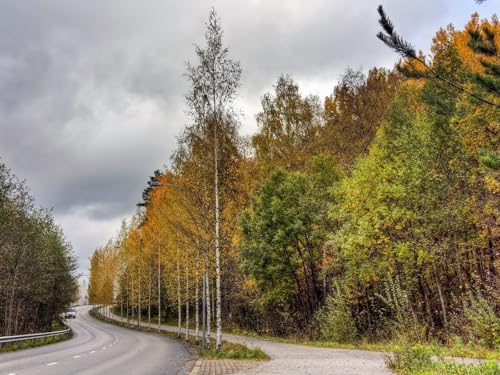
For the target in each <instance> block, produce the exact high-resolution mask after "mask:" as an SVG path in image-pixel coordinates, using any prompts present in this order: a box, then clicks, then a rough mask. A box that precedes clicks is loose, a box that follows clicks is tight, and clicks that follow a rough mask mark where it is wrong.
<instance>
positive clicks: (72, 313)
mask: <svg viewBox="0 0 500 375" xmlns="http://www.w3.org/2000/svg"><path fill="white" fill-rule="evenodd" d="M70 318H72V319H75V318H76V310H75V309H73V308H69V309H67V310H66V312H65V313H64V319H70Z"/></svg>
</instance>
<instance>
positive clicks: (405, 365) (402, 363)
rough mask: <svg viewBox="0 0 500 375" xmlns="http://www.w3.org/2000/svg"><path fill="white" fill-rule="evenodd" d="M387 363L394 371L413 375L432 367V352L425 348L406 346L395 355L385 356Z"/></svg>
mask: <svg viewBox="0 0 500 375" xmlns="http://www.w3.org/2000/svg"><path fill="white" fill-rule="evenodd" d="M385 363H386V365H387V367H388V368H390V369H392V370H398V371H402V373H403V374H406V373H409V374H411V373H413V372H416V371H418V370H420V369H425V368H429V367H431V365H432V358H431V354H430V352H429V351H428V350H427V349H426V348H425V347H423V346H419V345H416V346H411V345H409V344H404V345H403V346H402V347H401V348H400V349H399V350H398V351H396V352H395V353H388V354H386V356H385Z"/></svg>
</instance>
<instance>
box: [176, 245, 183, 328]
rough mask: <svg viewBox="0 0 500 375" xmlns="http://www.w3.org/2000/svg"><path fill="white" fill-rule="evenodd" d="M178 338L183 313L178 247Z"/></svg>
mask: <svg viewBox="0 0 500 375" xmlns="http://www.w3.org/2000/svg"><path fill="white" fill-rule="evenodd" d="M177 323H178V326H177V337H179V338H180V337H181V325H182V312H181V266H180V263H179V248H178V247H177Z"/></svg>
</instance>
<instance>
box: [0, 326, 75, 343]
mask: <svg viewBox="0 0 500 375" xmlns="http://www.w3.org/2000/svg"><path fill="white" fill-rule="evenodd" d="M70 331H71V329H70V328H66V329H62V330H60V331H53V332H42V333H29V334H27V335H16V336H0V344H4V343H8V342H16V341H25V340H34V339H40V338H45V337H52V336H61V335H65V334H67V333H69V332H70Z"/></svg>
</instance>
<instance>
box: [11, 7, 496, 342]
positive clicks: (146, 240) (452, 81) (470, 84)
mask: <svg viewBox="0 0 500 375" xmlns="http://www.w3.org/2000/svg"><path fill="white" fill-rule="evenodd" d="M379 16H380V25H381V32H380V33H379V35H378V38H379V39H380V40H379V41H377V39H376V38H375V36H374V43H379V44H380V48H391V49H393V50H394V51H395V52H396V53H397V54H398V55H399V59H396V58H395V65H394V68H393V69H385V68H380V67H372V68H371V69H369V70H368V71H362V70H359V69H353V68H349V67H347V68H346V70H345V71H344V73H343V74H342V76H341V78H340V79H339V81H338V82H337V83H336V84H335V87H334V89H333V91H332V93H331V95H329V96H328V97H326V98H324V99H323V98H319V97H317V96H306V95H303V94H302V93H301V90H300V87H299V86H298V84H297V83H296V82H295V81H294V80H293V78H292V76H290V75H282V76H280V77H277V79H276V81H275V82H274V83H272V84H270V89H269V92H268V93H267V94H265V95H264V96H263V97H262V98H261V104H262V108H261V110H260V112H259V113H258V114H257V116H256V121H257V124H258V129H259V130H258V132H257V133H256V134H254V135H252V136H250V137H243V136H241V135H240V134H239V126H240V117H239V111H238V108H236V104H235V103H236V98H237V95H238V90H239V88H240V85H241V76H242V69H241V65H240V63H239V62H238V61H237V60H233V59H232V57H231V56H230V52H229V50H228V48H227V47H226V46H225V45H224V43H223V30H222V27H221V20H220V19H219V18H218V16H217V14H216V13H215V11H212V12H211V13H210V16H209V19H208V22H207V24H206V34H205V39H206V45H203V46H196V49H195V52H196V56H197V60H196V61H195V62H191V63H189V64H188V65H187V71H186V77H187V79H188V81H189V83H190V87H191V89H190V91H189V92H188V93H187V95H186V111H187V113H188V114H189V116H190V125H189V126H186V127H185V128H184V129H183V131H182V133H181V134H180V135H179V138H178V139H179V140H178V146H177V149H176V151H175V153H174V154H173V155H172V157H171V163H170V167H169V169H168V170H156V171H154V173H153V175H152V176H151V177H150V179H149V180H148V181H146V189H145V190H144V192H143V200H144V202H143V203H142V204H141V207H140V208H138V210H137V213H136V214H135V215H134V216H133V217H132V218H130V219H128V220H125V221H124V222H123V224H122V226H121V229H120V231H119V233H118V234H117V235H116V236H115V237H114V238H112V239H110V240H109V242H108V243H107V244H105V245H104V246H102V247H99V248H97V249H96V250H95V252H94V253H93V256H92V258H91V273H90V290H89V293H90V294H89V297H90V302H91V303H94V304H108V305H110V304H114V305H115V306H116V309H117V310H118V311H119V312H120V313H121V314H126V315H127V316H128V317H129V318H130V319H134V318H135V319H147V320H148V321H154V319H157V318H158V315H159V316H160V318H161V319H163V320H166V321H169V320H170V321H171V320H176V321H177V324H178V325H179V334H180V327H181V325H182V326H186V327H190V328H191V329H192V330H193V335H195V337H196V338H197V339H198V338H199V339H200V340H203V342H204V343H205V345H207V346H209V345H211V341H210V335H211V333H214V332H215V336H216V337H215V338H216V340H215V345H216V348H220V345H221V337H222V335H223V330H228V331H229V330H232V331H233V332H252V333H255V334H259V335H269V336H279V337H288V338H289V337H295V338H300V339H304V340H324V341H330V342H336V343H356V342H361V341H368V342H378V341H390V340H407V341H410V342H430V341H433V342H440V343H443V344H447V343H450V342H452V341H456V340H461V342H465V343H473V344H475V345H480V346H484V347H487V348H490V349H495V348H497V349H498V348H500V293H499V290H500V277H499V272H500V245H499V239H500V229H499V210H500V199H499V198H500V173H499V170H500V155H499V145H500V136H499V132H500V101H499V99H500V64H499V58H500V55H499V52H498V51H499V48H500V23H499V21H498V19H497V18H496V17H492V18H491V19H489V20H486V19H481V18H480V17H479V15H478V14H474V15H472V16H471V18H470V20H469V21H468V22H467V24H466V25H465V26H463V27H462V28H457V27H456V26H454V25H448V26H445V27H443V28H441V29H439V30H437V32H436V34H435V36H434V38H433V39H432V41H430V42H431V48H430V56H425V55H424V54H423V53H422V52H418V51H416V50H415V49H414V48H413V46H412V45H411V44H410V43H409V42H407V41H405V40H404V39H403V38H402V37H401V36H400V35H399V34H397V32H396V30H395V27H394V25H393V24H392V22H391V21H390V20H389V18H388V17H387V15H386V14H385V13H384V10H383V9H382V8H379ZM395 57H396V56H395ZM332 85H333V78H332ZM152 169H154V167H153V168H152ZM30 219H31V218H30ZM2 293H4V292H3V291H2ZM4 295H5V293H4V294H2V298H8V297H9V294H7V295H5V297H4ZM6 311H7V310H6ZM9 311H11V309H10V310H9ZM6 314H7V312H6Z"/></svg>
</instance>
